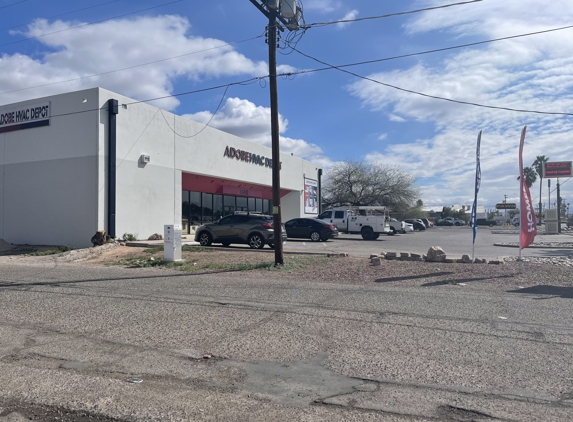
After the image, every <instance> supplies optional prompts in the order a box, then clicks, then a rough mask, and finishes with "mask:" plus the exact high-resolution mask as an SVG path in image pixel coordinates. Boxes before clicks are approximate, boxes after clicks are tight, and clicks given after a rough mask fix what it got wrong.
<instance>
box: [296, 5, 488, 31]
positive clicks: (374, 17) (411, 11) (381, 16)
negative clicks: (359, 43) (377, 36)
mask: <svg viewBox="0 0 573 422" xmlns="http://www.w3.org/2000/svg"><path fill="white" fill-rule="evenodd" d="M481 1H483V0H470V1H464V2H459V3H452V4H445V5H442V6H434V7H427V8H425V9H416V10H410V11H407V12H397V13H389V14H387V15H379V16H368V17H364V18H356V19H344V20H340V21H333V22H316V23H311V24H310V25H308V26H307V28H312V27H319V28H320V27H323V26H327V25H335V24H339V23H350V22H360V21H365V20H374V19H383V18H389V17H392V16H400V15H409V14H412V13H420V12H425V11H428V10H436V9H445V8H447V7H453V6H461V5H464V4H471V3H478V2H481Z"/></svg>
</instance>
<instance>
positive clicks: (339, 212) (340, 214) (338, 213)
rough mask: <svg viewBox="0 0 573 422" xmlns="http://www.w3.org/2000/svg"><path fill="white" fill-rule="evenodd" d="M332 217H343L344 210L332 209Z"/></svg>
mask: <svg viewBox="0 0 573 422" xmlns="http://www.w3.org/2000/svg"><path fill="white" fill-rule="evenodd" d="M334 218H344V211H334Z"/></svg>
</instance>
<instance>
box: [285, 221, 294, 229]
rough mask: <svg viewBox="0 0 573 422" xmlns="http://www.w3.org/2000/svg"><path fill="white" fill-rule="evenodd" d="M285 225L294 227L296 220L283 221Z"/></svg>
mask: <svg viewBox="0 0 573 422" xmlns="http://www.w3.org/2000/svg"><path fill="white" fill-rule="evenodd" d="M285 227H288V228H291V227H296V220H294V221H287V222H286V223H285Z"/></svg>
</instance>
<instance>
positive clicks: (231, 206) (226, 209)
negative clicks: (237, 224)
mask: <svg viewBox="0 0 573 422" xmlns="http://www.w3.org/2000/svg"><path fill="white" fill-rule="evenodd" d="M234 213H235V197H234V196H229V195H225V196H223V216H225V215H230V214H234Z"/></svg>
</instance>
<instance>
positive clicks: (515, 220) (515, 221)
mask: <svg viewBox="0 0 573 422" xmlns="http://www.w3.org/2000/svg"><path fill="white" fill-rule="evenodd" d="M511 225H512V226H515V227H519V216H517V215H516V216H515V217H513V218H512V219H511Z"/></svg>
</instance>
